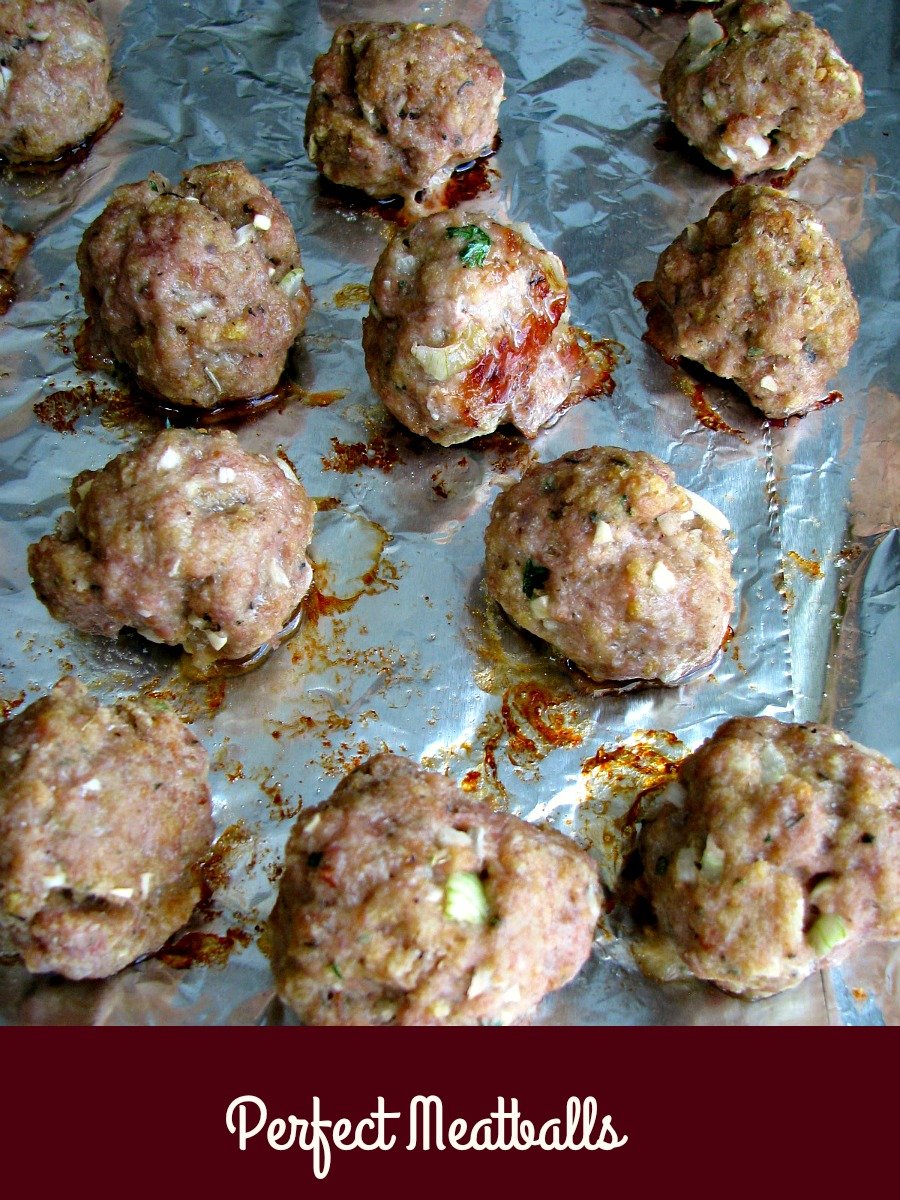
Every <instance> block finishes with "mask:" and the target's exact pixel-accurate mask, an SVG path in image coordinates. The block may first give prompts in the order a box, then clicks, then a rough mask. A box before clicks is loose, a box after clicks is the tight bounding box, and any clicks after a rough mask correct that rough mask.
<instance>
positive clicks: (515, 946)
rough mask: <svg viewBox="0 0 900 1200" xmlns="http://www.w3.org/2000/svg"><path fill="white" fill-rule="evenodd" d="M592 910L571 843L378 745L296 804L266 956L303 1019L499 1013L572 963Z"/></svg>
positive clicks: (530, 996) (586, 943)
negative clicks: (323, 796)
mask: <svg viewBox="0 0 900 1200" xmlns="http://www.w3.org/2000/svg"><path fill="white" fill-rule="evenodd" d="M599 912H600V900H599V885H598V880H597V870H596V866H595V864H594V863H593V861H592V859H591V858H590V857H589V856H588V855H587V854H586V853H585V852H584V851H583V850H580V849H579V848H578V846H576V845H575V843H574V842H571V841H569V839H568V838H565V837H563V836H562V834H559V833H556V832H554V831H552V830H546V829H539V828H537V827H535V826H533V825H529V824H528V823H527V822H526V821H522V820H520V819H519V818H518V817H513V816H509V815H508V814H506V813H499V812H493V811H491V809H490V808H488V807H487V805H485V804H482V803H481V802H480V801H478V800H474V799H472V798H470V797H467V796H465V795H463V793H462V792H461V791H460V790H459V788H458V787H457V786H456V785H455V784H454V783H453V782H452V781H451V780H449V779H447V778H446V777H445V776H444V775H438V774H434V773H431V772H428V771H424V770H422V769H421V768H420V767H418V766H417V765H416V764H415V763H412V762H410V761H409V760H408V759H405V758H399V757H397V756H395V755H393V754H380V755H377V756H376V757H375V758H372V759H370V760H369V761H368V762H367V763H364V764H363V765H362V766H361V767H359V768H357V769H356V770H355V771H353V772H352V773H351V774H350V775H348V776H347V777H346V778H345V779H344V780H343V781H342V782H341V783H340V784H339V785H338V787H337V788H336V790H335V792H334V794H333V795H332V797H331V799H330V800H328V801H326V802H325V803H324V804H320V805H318V806H317V807H316V808H313V809H311V810H306V811H304V812H302V813H301V814H300V816H299V818H298V819H297V823H296V825H295V826H294V829H293V830H292V832H291V836H290V839H289V841H288V846H287V856H286V863H285V870H284V874H283V875H282V877H281V883H280V886H279V892H278V900H277V902H276V904H275V908H274V910H273V912H272V917H271V935H272V965H273V970H274V973H275V981H276V984H277V987H278V993H279V995H280V996H281V998H282V999H283V1000H284V1001H285V1003H287V1004H288V1005H290V1007H291V1008H292V1009H293V1010H294V1011H295V1012H296V1013H297V1015H298V1016H299V1017H300V1019H301V1020H302V1021H304V1022H305V1023H307V1024H309V1025H480V1024H492V1023H503V1024H506V1023H508V1022H511V1021H514V1020H517V1019H518V1018H521V1017H523V1016H524V1015H526V1014H527V1013H529V1012H530V1010H531V1009H532V1008H533V1007H534V1006H535V1005H536V1004H537V1002H538V1001H539V1000H540V999H541V997H542V996H544V995H545V994H546V993H547V992H550V991H553V990H554V989H556V988H559V987H562V985H563V984H564V983H567V982H568V981H569V980H570V979H572V978H573V977H574V976H575V975H576V974H577V972H578V970H579V969H580V967H581V965H582V963H583V962H584V960H585V959H586V958H587V956H588V954H589V953H590V948H591V942H592V940H593V936H594V929H595V926H596V922H597V918H598V916H599Z"/></svg>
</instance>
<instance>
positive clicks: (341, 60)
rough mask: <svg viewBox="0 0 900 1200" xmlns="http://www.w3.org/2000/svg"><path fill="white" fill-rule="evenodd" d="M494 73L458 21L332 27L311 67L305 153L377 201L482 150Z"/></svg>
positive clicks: (489, 131)
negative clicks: (329, 38)
mask: <svg viewBox="0 0 900 1200" xmlns="http://www.w3.org/2000/svg"><path fill="white" fill-rule="evenodd" d="M503 82H504V81H503V71H502V70H501V68H500V65H499V64H498V62H497V61H496V59H495V58H494V57H493V55H492V54H490V52H489V51H488V50H486V49H485V48H484V46H482V44H481V41H480V40H479V39H478V38H477V37H476V36H475V34H474V33H472V31H471V30H470V29H467V28H466V26H465V25H460V24H458V23H452V24H450V25H443V26H439V25H423V24H421V23H414V24H409V25H405V24H402V23H400V22H398V21H386V22H372V21H360V22H357V23H354V24H350V25H342V26H341V27H340V28H339V29H338V30H337V31H336V32H335V34H334V38H333V40H332V43H331V47H330V49H329V50H328V51H327V53H325V54H321V55H319V57H318V58H317V59H316V61H315V64H314V66H313V87H312V94H311V96H310V102H309V108H308V109H307V114H306V149H307V152H308V154H309V157H310V158H311V159H312V161H313V162H314V163H315V165H316V166H317V167H318V169H319V170H320V171H321V172H322V174H324V175H325V176H327V178H328V179H330V180H331V181H332V182H333V183H337V184H341V185H343V186H345V187H353V188H358V189H360V190H361V191H364V192H367V193H368V194H369V195H370V196H374V197H376V198H379V199H386V198H388V197H391V196H402V197H403V198H404V199H405V200H406V201H407V204H408V205H409V206H410V207H413V208H414V207H416V205H415V200H414V198H415V196H416V193H418V192H420V191H423V190H424V191H427V190H428V189H429V188H434V186H435V185H436V183H438V182H439V181H442V180H443V179H445V178H446V177H447V176H448V175H449V173H450V172H451V171H452V169H453V168H454V167H456V166H459V165H461V164H462V163H465V162H469V161H470V160H471V159H474V158H478V157H480V156H483V155H485V154H488V153H490V151H491V149H492V146H493V143H494V138H495V136H496V133H497V113H498V110H499V108H500V104H501V101H502V100H503Z"/></svg>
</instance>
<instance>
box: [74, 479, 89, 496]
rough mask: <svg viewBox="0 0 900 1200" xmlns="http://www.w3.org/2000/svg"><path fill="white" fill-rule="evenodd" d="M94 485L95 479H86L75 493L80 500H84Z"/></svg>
mask: <svg viewBox="0 0 900 1200" xmlns="http://www.w3.org/2000/svg"><path fill="white" fill-rule="evenodd" d="M93 486H94V481H93V479H86V480H85V481H84V483H80V484H79V485H78V487H77V488H76V489H75V495H76V496H77V497H78V499H79V500H83V499H84V498H85V496H86V495H87V494H88V492H89V491H90V490H91V488H92V487H93Z"/></svg>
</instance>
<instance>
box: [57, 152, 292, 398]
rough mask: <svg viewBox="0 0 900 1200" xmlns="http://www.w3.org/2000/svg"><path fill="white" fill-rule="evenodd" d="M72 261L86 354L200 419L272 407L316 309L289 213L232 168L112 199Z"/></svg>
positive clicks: (133, 188) (198, 171) (148, 185)
mask: <svg viewBox="0 0 900 1200" xmlns="http://www.w3.org/2000/svg"><path fill="white" fill-rule="evenodd" d="M77 261H78V268H79V271H80V286H81V292H82V296H83V298H84V304H85V309H86V311H87V317H88V320H87V325H86V333H87V335H88V336H87V341H88V343H89V345H90V346H91V348H94V347H96V348H97V349H98V350H99V352H100V353H102V352H103V351H106V352H108V354H110V355H111V356H112V358H113V359H114V360H115V361H116V362H118V363H121V364H123V365H124V366H125V367H126V368H127V370H128V371H129V372H130V374H131V375H132V376H133V377H134V379H135V381H136V382H137V384H138V386H139V387H140V388H141V389H142V390H143V391H144V392H145V393H146V394H147V395H149V396H151V397H154V398H157V399H159V400H161V401H163V402H164V403H170V404H176V405H181V406H187V407H189V408H196V409H200V410H211V409H222V408H225V407H227V406H228V405H229V404H231V403H232V402H236V401H238V402H243V403H246V402H247V401H253V400H256V399H258V398H260V397H268V396H270V395H271V394H272V393H273V392H274V391H275V389H276V388H277V386H278V383H279V380H280V379H281V377H282V374H283V372H284V369H285V365H286V363H287V358H288V353H289V351H290V349H291V347H292V346H293V344H294V342H295V340H296V338H297V337H298V335H299V334H300V333H301V331H302V330H303V328H304V326H305V324H306V317H307V314H308V312H309V309H310V305H311V303H312V298H311V293H310V290H309V287H308V285H307V284H306V282H305V280H304V277H303V267H302V263H301V259H300V250H299V248H298V246H297V239H296V237H295V235H294V231H293V228H292V227H291V223H290V219H289V218H288V216H287V213H286V212H285V211H284V209H283V208H282V206H281V204H280V202H279V201H278V200H277V199H276V198H275V196H273V195H272V193H271V192H270V191H269V189H268V188H267V187H266V186H265V184H263V183H262V182H261V181H260V180H259V179H257V178H256V177H255V176H253V175H252V174H251V173H250V172H249V171H248V170H247V168H246V167H245V166H244V165H243V163H239V162H235V161H224V162H218V163H210V164H207V165H205V166H199V167H194V168H192V169H191V170H190V171H187V172H185V174H184V175H183V176H182V179H181V182H180V184H178V185H177V186H175V185H173V184H170V183H169V182H168V180H166V179H165V178H164V177H163V176H162V175H158V174H156V173H154V174H152V175H151V176H150V177H149V178H148V179H146V180H144V181H143V182H141V183H133V184H125V185H123V186H122V187H119V188H117V189H116V190H115V191H114V192H113V194H112V196H111V197H110V199H109V202H108V203H107V205H106V208H105V209H104V210H103V212H102V213H101V214H100V216H99V217H97V219H96V220H95V221H94V222H93V223H92V224H91V225H90V226H89V227H88V229H87V230H86V231H85V234H84V237H83V238H82V241H81V245H80V246H79V248H78V254H77Z"/></svg>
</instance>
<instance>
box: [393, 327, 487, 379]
mask: <svg viewBox="0 0 900 1200" xmlns="http://www.w3.org/2000/svg"><path fill="white" fill-rule="evenodd" d="M489 340H490V339H489V338H488V333H487V330H486V329H485V328H484V327H483V326H481V325H475V324H472V325H470V326H469V327H468V328H467V329H466V330H464V332H463V333H462V335H461V336H460V338H459V340H458V341H456V342H451V343H450V345H449V346H426V345H422V344H419V343H415V342H414V343H413V345H412V346H411V347H410V352H411V354H412V356H413V358H414V359H415V360H416V362H417V363H418V364H419V366H420V367H421V368H422V370H423V371H424V372H425V374H426V375H428V376H430V377H431V378H432V379H435V380H437V382H438V383H443V382H444V381H445V380H447V379H450V378H451V376H453V375H457V374H459V372H460V371H466V370H468V369H469V367H472V366H474V365H475V363H477V362H478V360H479V358H481V356H482V354H483V353H484V352H485V350H486V349H487V347H488V342H489Z"/></svg>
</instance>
